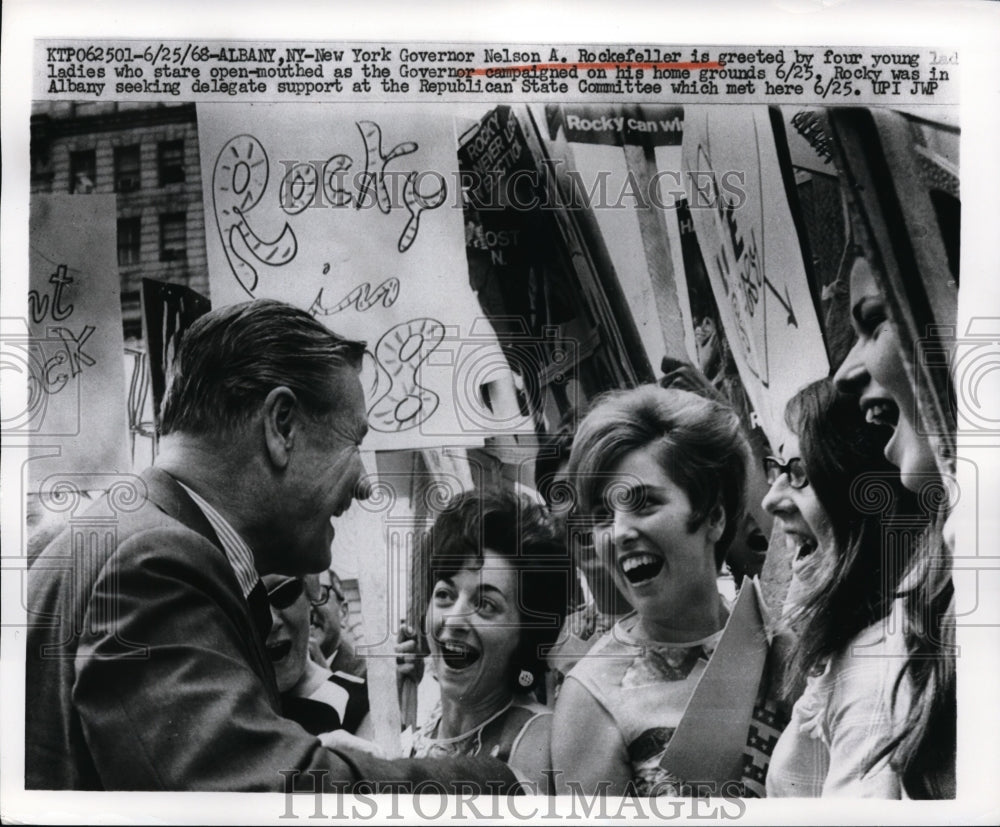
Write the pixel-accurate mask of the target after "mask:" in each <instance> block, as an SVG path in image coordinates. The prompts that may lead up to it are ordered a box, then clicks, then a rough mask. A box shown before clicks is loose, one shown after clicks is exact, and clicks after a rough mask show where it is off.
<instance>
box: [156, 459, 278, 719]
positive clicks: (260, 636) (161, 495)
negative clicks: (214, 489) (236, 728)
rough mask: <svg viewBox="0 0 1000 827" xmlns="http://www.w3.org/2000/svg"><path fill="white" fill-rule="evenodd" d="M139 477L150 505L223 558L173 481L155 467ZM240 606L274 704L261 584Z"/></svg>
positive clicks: (207, 526) (216, 541) (203, 520)
mask: <svg viewBox="0 0 1000 827" xmlns="http://www.w3.org/2000/svg"><path fill="white" fill-rule="evenodd" d="M141 476H142V479H143V481H144V482H145V483H146V488H147V491H148V494H147V496H148V499H149V501H150V502H151V503H153V504H154V505H155V506H156V507H157V508H159V509H160V510H161V511H163V512H164V513H165V514H167V515H169V516H170V517H173V518H174V519H175V520H177V521H178V522H179V523H182V524H183V525H185V526H186V527H187V528H189V529H191V530H192V531H196V532H198V533H199V534H201V535H202V536H203V537H204V538H205V539H206V540H208V541H209V542H210V543H212V545H214V546H215V547H216V548H217V549H218V550H219V553H220V554H222V555H223V556H224V557H225V556H226V552H225V550H224V549H223V548H222V543H221V542H220V541H219V537H218V535H217V534H216V533H215V529H214V528H212V524H211V523H210V522H209V521H208V518H207V517H206V516H205V513H204V512H203V511H202V510H201V509H200V508H199V507H198V504H197V503H196V502H195V501H194V500H192V499H191V497H190V496H189V495H188V493H187V491H185V490H184V489H183V487H181V485H180V484H179V483H178V482H177V480H175V479H174V478H173V477H172V476H170V475H169V474H168V473H166V472H165V471H161V470H160V469H159V468H147V469H146V470H145V471H143V472H142V475H141ZM226 564H227V565H226V569H227V571H229V572H230V573H231V574H232V580H231V583H230V585H231V587H232V589H233V591H234V592H235V593H236V594H241V592H240V587H239V583H238V582H237V580H236V574H235V572H233V571H232V567H231V566H229V559H228V557H226ZM240 603H241V605H242V606H243V610H244V611H243V613H244V617H245V619H246V622H247V626H248V627H249V629H250V630H252V631H251V632H250V635H249V638H251V639H252V641H253V643H252V645H251V648H252V649H253V651H254V654H255V655H256V659H257V669H258V673H259V674H260V675H261V676H262V677H264V680H265V683H266V684H267V686H268V689H269V692H270V694H271V696H272V702H273V703H274V704H277V703H278V688H277V684H276V683H275V678H274V666H273V665H272V664H271V659H270V658H269V657H268V654H267V650H266V648H265V641H266V640H267V635H268V633H269V632H270V630H271V609H270V604H269V603H268V602H267V593H266V592H265V590H264V585H263V583H261V582H260V581H259V580H258V581H257V584H256V586H255V587H254V589H253V590H252V591H251V592H250V594H249V595H248V596H247V598H246V599H245V600H241V601H240ZM265 616H266V617H265Z"/></svg>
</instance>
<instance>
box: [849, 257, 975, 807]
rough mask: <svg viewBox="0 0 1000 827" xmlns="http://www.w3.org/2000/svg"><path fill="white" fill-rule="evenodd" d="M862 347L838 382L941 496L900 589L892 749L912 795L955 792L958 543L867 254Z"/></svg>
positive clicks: (856, 269) (858, 271) (908, 468)
mask: <svg viewBox="0 0 1000 827" xmlns="http://www.w3.org/2000/svg"><path fill="white" fill-rule="evenodd" d="M850 290H851V299H850V301H851V326H852V327H853V328H854V332H855V334H856V335H857V340H856V341H855V343H854V346H853V348H852V349H851V351H850V352H849V353H848V354H847V357H846V358H845V359H844V362H843V364H842V365H841V366H840V367H839V368H838V370H837V373H836V375H835V376H834V382H835V383H836V385H837V387H838V388H839V389H840V390H842V391H845V392H847V393H850V394H852V395H854V396H856V397H857V401H858V403H859V405H860V408H861V410H862V412H864V414H865V415H866V417H867V418H868V419H869V421H873V422H877V423H881V424H883V425H886V426H888V427H889V428H890V429H891V432H892V437H891V438H890V439H889V441H888V442H887V443H886V446H885V451H884V453H885V458H886V459H887V460H888V461H889V462H891V463H892V464H893V465H895V466H897V467H898V468H899V471H900V477H901V480H902V483H903V485H905V486H906V487H907V488H909V489H910V490H911V491H914V492H917V493H918V494H919V495H920V497H921V499H922V500H924V501H926V502H932V501H934V500H940V501H941V502H940V505H939V508H938V510H937V512H936V513H935V514H934V519H933V521H932V524H931V525H930V526H929V527H928V529H927V531H925V532H924V535H923V537H922V542H921V544H920V545H921V549H920V553H919V554H918V555H916V558H915V560H914V564H913V565H912V567H911V569H910V571H908V572H907V574H906V577H905V578H904V580H903V583H902V584H901V586H900V591H901V593H902V595H901V599H900V600H899V601H897V603H896V605H895V606H894V613H895V615H896V616H897V619H898V621H899V623H898V625H899V626H900V627H901V628H902V629H903V630H904V634H905V638H906V666H905V670H904V672H905V676H906V685H907V686H908V688H909V690H910V693H909V694H910V698H909V699H904V698H901V697H900V693H899V692H895V691H894V693H893V698H892V699H893V703H894V705H895V708H896V709H897V710H901V711H903V712H905V715H906V720H905V723H904V724H903V725H902V726H901V727H899V729H898V732H897V734H896V736H895V737H894V739H893V741H892V743H891V744H889V745H887V747H886V750H887V752H886V755H891V761H892V765H893V767H894V768H895V769H896V770H897V771H898V772H899V774H900V775H901V777H902V783H903V788H904V790H905V792H906V794H907V795H908V796H910V797H911V798H954V796H955V747H956V687H955V652H956V649H955V643H954V638H955V603H954V600H955V596H954V586H953V583H952V579H951V564H950V560H951V555H952V551H953V550H952V548H951V546H950V543H949V542H946V540H945V537H944V536H943V533H942V532H943V529H944V527H945V519H946V517H947V516H948V514H947V502H946V500H947V497H936V496H934V491H935V489H941V488H942V486H943V485H944V482H945V481H944V480H943V479H942V477H941V473H940V471H939V469H938V462H937V458H936V455H935V451H934V448H933V446H932V445H931V443H930V441H929V439H928V436H927V429H926V428H925V427H921V424H922V423H921V422H920V410H919V407H918V403H917V395H916V394H915V393H914V388H913V385H912V384H911V381H910V377H909V375H908V371H907V369H906V367H905V364H904V360H903V355H904V352H905V348H904V346H903V343H902V342H901V340H900V335H899V330H898V329H897V327H896V324H895V323H894V322H893V320H892V318H891V312H890V308H889V303H888V302H887V301H886V299H885V296H884V295H883V294H882V291H881V290H880V288H879V285H878V282H877V279H876V276H875V272H874V270H873V269H872V266H871V264H870V263H869V262H868V260H867V259H865V258H864V257H861V258H858V259H857V260H856V261H855V262H854V266H853V267H852V269H851V278H850Z"/></svg>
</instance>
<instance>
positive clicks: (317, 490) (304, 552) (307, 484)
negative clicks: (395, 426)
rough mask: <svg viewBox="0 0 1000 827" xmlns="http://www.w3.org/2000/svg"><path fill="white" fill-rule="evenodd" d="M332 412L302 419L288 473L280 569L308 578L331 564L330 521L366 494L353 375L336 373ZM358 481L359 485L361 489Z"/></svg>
mask: <svg viewBox="0 0 1000 827" xmlns="http://www.w3.org/2000/svg"><path fill="white" fill-rule="evenodd" d="M333 393H334V394H335V397H336V399H337V405H336V407H335V408H334V410H333V411H332V412H331V413H329V414H327V415H325V416H322V417H317V418H314V419H307V420H304V421H303V425H302V428H301V429H300V430H299V432H298V437H297V441H296V444H295V446H294V449H293V451H292V458H291V462H290V463H289V466H288V469H287V474H288V480H287V486H288V487H287V488H286V491H287V492H288V494H287V497H286V501H290V502H289V504H288V511H289V513H288V515H287V524H286V531H287V534H288V539H289V548H288V552H287V554H286V557H285V560H283V561H282V563H283V569H288V573H292V574H306V573H314V572H319V571H323V570H324V569H326V568H328V567H329V565H330V544H331V543H332V542H333V537H334V528H333V525H332V524H331V520H332V519H333V518H334V517H339V516H340V515H341V514H343V513H344V512H345V511H346V510H347V509H348V508H349V507H350V505H351V502H352V500H353V499H354V497H355V496H356V495H359V496H361V497H362V498H364V497H365V496H367V493H366V486H365V485H364V483H363V482H362V481H363V480H364V478H365V468H364V465H363V464H362V462H361V454H360V446H361V442H362V440H363V439H364V436H365V434H366V433H367V431H368V420H367V416H366V413H365V399H364V393H363V391H362V389H361V382H360V381H359V380H358V376H357V374H356V373H355V372H354V371H349V370H341V371H338V372H337V373H336V375H335V379H334V389H333ZM359 483H361V486H359Z"/></svg>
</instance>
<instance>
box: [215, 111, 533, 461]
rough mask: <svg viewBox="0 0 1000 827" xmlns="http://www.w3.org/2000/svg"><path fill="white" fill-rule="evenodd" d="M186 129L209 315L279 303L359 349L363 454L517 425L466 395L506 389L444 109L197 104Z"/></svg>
mask: <svg viewBox="0 0 1000 827" xmlns="http://www.w3.org/2000/svg"><path fill="white" fill-rule="evenodd" d="M198 132H199V138H200V143H201V158H202V170H203V180H204V193H205V213H206V235H207V244H208V260H209V282H210V285H211V298H212V304H213V306H215V307H219V306H222V305H225V304H231V303H234V302H238V301H244V300H247V299H250V298H255V297H257V298H259V297H268V298H277V299H282V300H284V301H287V302H290V303H292V304H295V305H297V306H299V307H301V308H303V309H306V310H308V311H309V312H310V313H312V314H313V315H314V316H315V317H316V318H318V319H320V320H321V321H323V322H324V323H325V324H326V325H328V326H329V327H330V328H331V329H332V330H335V331H337V332H338V333H340V334H342V335H345V336H349V337H351V338H356V339H362V340H364V341H366V342H367V343H368V355H367V358H366V366H365V370H364V375H363V380H364V382H365V385H366V394H367V403H368V420H369V425H370V428H371V431H370V436H369V438H368V439H367V440H366V443H365V444H366V447H371V448H379V449H393V448H396V449H400V448H417V447H428V446H434V445H446V444H482V441H483V437H484V435H485V434H487V433H497V432H500V433H504V432H506V433H510V432H512V431H519V430H522V429H524V427H525V425H526V423H524V421H523V420H522V419H521V417H520V416H519V415H518V414H517V412H516V411H515V412H513V413H512V412H509V411H508V412H504V411H495V410H494V411H491V410H489V409H488V408H487V407H486V406H485V404H484V402H483V398H484V395H483V394H482V392H481V390H480V386H481V385H482V384H486V383H489V382H494V381H501V382H507V383H512V382H513V380H512V378H511V374H510V371H509V369H508V368H507V367H506V362H505V361H504V359H503V356H502V354H501V352H500V350H499V347H498V345H497V342H496V338H495V336H494V335H493V332H492V328H491V327H490V326H489V325H484V324H483V320H481V319H480V321H479V323H478V324H476V320H477V318H478V317H481V316H482V311H481V310H480V307H479V304H478V302H477V300H476V297H475V295H474V294H473V292H472V290H471V289H470V287H469V279H468V268H467V264H466V259H465V228H464V224H463V212H462V192H461V186H460V180H459V175H458V162H457V156H456V152H457V146H458V141H457V137H456V128H455V111H454V109H449V107H447V106H441V107H436V106H427V105H423V106H421V107H419V108H415V107H413V106H408V105H403V104H400V105H372V106H353V105H352V106H350V107H339V106H322V107H318V106H313V105H309V104H301V105H299V104H276V105H254V106H251V105H240V104H205V105H199V107H198ZM492 396H495V394H494V395H492Z"/></svg>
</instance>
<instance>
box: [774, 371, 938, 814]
mask: <svg viewBox="0 0 1000 827" xmlns="http://www.w3.org/2000/svg"><path fill="white" fill-rule="evenodd" d="M785 418H786V423H787V425H788V427H789V428H790V430H791V432H792V434H791V436H790V437H789V439H788V440H787V441H786V442H785V443H784V444H783V445H782V446H780V447H779V453H780V454H781V456H778V457H768V458H767V461H766V468H767V474H768V480H769V481H770V482H771V489H770V491H768V493H767V495H766V496H765V498H764V502H763V505H764V508H766V509H767V510H768V511H769V512H770V513H771V514H772V515H774V517H775V522H776V525H777V527H778V529H779V530H780V531H782V532H783V533H784V534H785V536H786V538H787V539H788V540H789V542H790V544H791V545H792V546H793V548H794V558H793V561H792V572H793V574H792V583H791V586H790V587H789V594H788V598H787V600H786V605H785V611H784V618H783V619H784V622H785V623H786V625H787V626H789V627H791V629H793V630H794V634H795V641H796V642H795V644H794V647H793V649H792V652H791V655H790V657H789V660H788V663H787V667H786V678H785V694H786V696H787V697H789V698H795V697H796V696H798V700H797V701H796V703H795V706H794V708H793V712H792V720H791V722H790V723H789V725H788V726H787V727H786V728H785V730H784V732H783V733H782V735H781V738H780V739H779V740H778V743H777V745H776V746H775V749H774V753H773V755H772V757H771V764H770V768H769V771H768V776H767V794H768V796H797V797H818V796H834V795H836V796H855V797H880V798H899V797H901V794H902V785H901V779H900V775H899V773H898V772H897V771H896V770H895V768H894V767H893V766H891V762H890V760H889V758H888V756H887V754H886V748H887V747H888V745H890V744H892V743H893V739H894V733H895V730H896V727H897V726H898V725H899V723H900V721H899V720H898V719H899V717H900V716H899V714H898V707H897V709H896V710H895V711H894V704H893V701H892V697H893V694H894V692H895V687H896V685H897V683H898V681H899V680H900V672H901V669H902V666H903V664H904V662H905V655H906V645H905V641H904V640H903V637H902V634H901V630H899V629H894V628H892V625H891V624H890V623H889V621H888V619H889V617H890V615H891V613H892V609H893V605H894V603H895V600H896V595H897V591H898V588H899V584H900V581H901V580H902V578H903V576H904V574H905V572H906V571H907V569H908V567H909V566H910V563H911V559H912V556H913V554H914V545H915V544H914V543H913V542H912V540H914V538H919V536H920V535H921V533H922V527H923V526H924V525H925V524H926V519H923V520H921V519H920V518H919V517H917V516H916V513H915V512H916V509H915V505H916V498H915V497H914V496H913V495H912V494H911V493H910V492H908V491H907V490H906V489H905V488H903V487H902V485H901V484H900V480H899V473H898V471H897V470H896V468H894V467H893V466H892V465H891V464H890V463H889V462H888V461H887V460H886V459H885V458H884V456H883V449H884V446H885V443H886V441H887V440H888V438H889V436H890V434H889V431H888V428H886V427H884V426H879V425H874V424H871V423H868V422H866V421H865V417H864V414H862V412H861V411H860V410H859V408H858V405H857V400H856V399H854V398H853V397H851V396H848V395H846V394H843V393H839V392H838V391H837V390H836V388H835V387H834V385H833V383H832V382H831V381H830V380H828V379H823V380H820V381H818V382H814V383H812V384H810V385H808V386H806V387H805V388H803V389H802V390H801V391H799V392H798V393H797V394H796V395H795V396H794V397H792V399H791V400H790V401H789V403H788V405H787V407H786V410H785ZM893 514H898V515H906V516H905V519H894V517H893V516H891V515H893ZM904 526H905V528H904ZM907 541H910V542H907ZM803 680H805V689H804V691H802V682H803ZM800 692H801V696H799V695H800Z"/></svg>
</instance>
